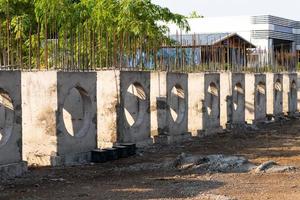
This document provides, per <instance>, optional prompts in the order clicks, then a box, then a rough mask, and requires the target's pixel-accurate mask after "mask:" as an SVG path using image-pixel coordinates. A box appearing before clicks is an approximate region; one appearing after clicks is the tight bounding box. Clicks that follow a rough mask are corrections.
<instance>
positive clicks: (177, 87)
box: [167, 73, 189, 136]
mask: <svg viewBox="0 0 300 200" xmlns="http://www.w3.org/2000/svg"><path fill="white" fill-rule="evenodd" d="M188 92H189V89H188V75H187V74H182V73H168V74H167V103H168V115H167V122H168V132H169V135H171V136H178V135H181V134H183V133H186V132H187V131H188V102H189V99H188V98H189V95H188Z"/></svg>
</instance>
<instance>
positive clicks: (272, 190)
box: [0, 120, 300, 200]
mask: <svg viewBox="0 0 300 200" xmlns="http://www.w3.org/2000/svg"><path fill="white" fill-rule="evenodd" d="M182 152H185V153H191V154H193V155H198V154H199V155H210V154H224V155H239V156H244V157H246V158H248V159H249V160H250V161H251V162H253V163H256V164H260V163H262V162H265V161H269V160H274V161H276V162H278V163H279V164H282V165H292V166H295V167H297V168H299V169H300V121H299V120H292V121H288V122H285V123H284V124H283V125H282V124H281V123H276V124H268V125H263V126H262V127H260V129H259V131H254V132H247V133H245V132H240V133H238V134H232V133H226V134H219V135H215V136H210V137H206V138H201V139H199V138H198V139H193V141H189V142H186V143H184V144H179V145H172V146H163V147H162V146H155V147H151V148H149V149H147V150H144V151H140V153H139V154H138V155H136V156H134V157H132V158H128V159H121V160H118V161H115V162H111V163H105V164H99V165H88V166H78V167H68V168H55V169H50V168H43V169H31V170H30V172H29V173H28V174H26V175H25V176H24V177H22V178H18V179H16V180H10V181H8V182H6V183H2V184H1V185H0V199H1V200H2V199H5V200H7V199H18V200H33V199H34V200H38V199H76V200H77V199H78V200H79V199H80V200H81V199H82V200H84V199H106V200H109V199H131V200H132V199H220V200H226V199H243V200H246V199H261V200H264V199H272V200H277V199H278V200H288V199H291V200H297V199H300V170H296V171H294V172H285V173H270V174H269V173H263V174H256V173H253V172H249V173H212V172H207V173H196V172H194V171H189V170H177V169H172V168H170V170H149V169H147V167H145V169H144V170H141V171H126V172H124V171H120V170H118V169H120V168H124V167H125V168H126V167H129V166H131V165H132V164H137V163H161V162H164V161H167V160H174V159H175V158H176V157H177V156H178V155H179V154H181V153H182Z"/></svg>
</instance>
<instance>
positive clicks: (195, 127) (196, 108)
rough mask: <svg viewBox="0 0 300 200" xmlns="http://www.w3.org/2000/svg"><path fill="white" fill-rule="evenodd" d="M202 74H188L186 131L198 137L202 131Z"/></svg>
mask: <svg viewBox="0 0 300 200" xmlns="http://www.w3.org/2000/svg"><path fill="white" fill-rule="evenodd" d="M204 76H205V74H204V73H189V74H188V89H189V91H188V95H189V97H188V131H189V132H191V134H192V135H193V136H198V134H199V130H203V106H204V105H203V102H204V87H203V86H204Z"/></svg>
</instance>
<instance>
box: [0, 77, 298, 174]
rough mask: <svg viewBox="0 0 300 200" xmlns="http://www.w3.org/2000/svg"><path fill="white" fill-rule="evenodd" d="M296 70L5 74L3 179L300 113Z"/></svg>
mask: <svg viewBox="0 0 300 200" xmlns="http://www.w3.org/2000/svg"><path fill="white" fill-rule="evenodd" d="M297 88H298V87H297V74H295V73H284V74H273V73H267V74H250V73H227V72H224V73H190V74H186V73H166V72H133V71H99V72H57V71H47V72H18V71H2V72H0V100H1V104H0V178H5V177H11V176H15V175H19V174H21V173H22V172H23V171H24V170H26V163H28V164H29V165H33V166H59V165H68V164H76V163H84V162H87V161H89V160H90V152H91V150H93V149H95V148H105V147H111V146H112V145H113V144H116V143H128V142H130V143H136V144H137V145H138V146H145V145H150V144H152V143H153V142H155V141H157V142H158V141H160V138H167V140H165V142H168V143H172V142H176V141H178V140H179V141H180V140H182V139H184V138H185V136H187V135H188V134H187V133H191V134H192V135H193V136H201V135H202V134H204V133H206V134H209V133H211V132H214V131H215V130H216V129H220V128H225V126H226V124H228V123H232V124H239V123H241V124H243V123H245V121H246V122H249V123H253V122H256V121H261V120H265V118H266V114H272V115H274V116H279V115H282V114H284V113H289V114H291V113H295V112H296V111H297Z"/></svg>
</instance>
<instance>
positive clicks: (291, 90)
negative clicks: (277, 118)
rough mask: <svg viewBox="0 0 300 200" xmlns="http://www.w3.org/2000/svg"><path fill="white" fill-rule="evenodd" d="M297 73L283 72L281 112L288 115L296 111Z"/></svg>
mask: <svg viewBox="0 0 300 200" xmlns="http://www.w3.org/2000/svg"><path fill="white" fill-rule="evenodd" d="M297 93H298V92H297V74H295V73H284V74H283V102H282V103H283V113H284V114H286V115H288V114H291V113H295V112H296V111H297V99H298V97H297V96H298V95H297Z"/></svg>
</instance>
